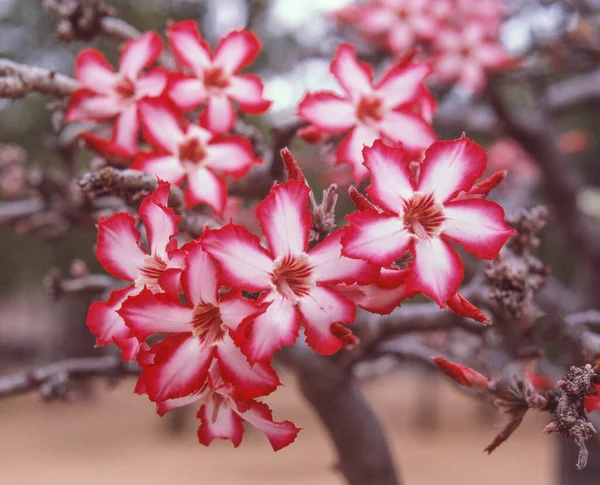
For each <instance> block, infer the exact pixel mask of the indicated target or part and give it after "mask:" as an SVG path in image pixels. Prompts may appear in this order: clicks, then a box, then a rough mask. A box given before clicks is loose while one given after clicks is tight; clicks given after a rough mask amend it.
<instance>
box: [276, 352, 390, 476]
mask: <svg viewBox="0 0 600 485" xmlns="http://www.w3.org/2000/svg"><path fill="white" fill-rule="evenodd" d="M282 354H283V355H282V357H283V358H284V360H285V361H286V362H287V363H288V364H290V365H291V366H292V368H293V370H294V371H295V372H296V375H297V376H298V381H299V383H300V390H301V391H302V393H303V394H304V397H306V399H307V400H308V401H309V402H310V403H311V405H312V406H313V408H314V409H315V411H316V412H317V414H318V415H319V417H320V418H321V421H322V422H323V424H324V425H325V427H326V428H327V431H328V433H329V435H330V437H331V439H332V440H333V443H334V445H335V447H336V450H337V453H338V460H339V462H338V465H337V467H338V469H339V470H340V472H341V473H342V474H343V475H344V477H345V478H346V480H347V482H348V484H349V485H398V484H399V483H400V482H399V479H398V477H397V474H396V470H395V468H394V462H393V460H392V456H391V453H390V449H389V447H388V444H387V441H386V438H385V435H384V432H383V429H382V428H381V425H380V423H379V421H378V420H377V417H376V416H375V414H374V413H373V411H372V409H371V407H370V406H369V404H368V402H367V400H366V399H365V396H364V394H363V392H362V390H361V388H360V385H359V383H358V381H357V380H356V379H355V378H354V377H353V376H352V374H351V373H350V372H348V371H346V370H344V369H343V368H342V367H340V365H339V364H338V363H337V362H336V360H334V359H333V358H326V357H322V356H320V355H317V354H315V353H314V352H312V351H311V350H310V349H308V348H306V347H300V346H295V347H293V348H288V349H286V351H285V353H282Z"/></svg>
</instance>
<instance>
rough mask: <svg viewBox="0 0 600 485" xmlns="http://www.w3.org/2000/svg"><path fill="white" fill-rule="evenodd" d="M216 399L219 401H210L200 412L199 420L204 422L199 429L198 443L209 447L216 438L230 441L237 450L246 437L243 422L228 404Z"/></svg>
mask: <svg viewBox="0 0 600 485" xmlns="http://www.w3.org/2000/svg"><path fill="white" fill-rule="evenodd" d="M216 399H217V400H218V401H215V398H213V399H209V401H208V402H207V403H206V404H204V405H203V406H202V407H201V408H200V410H199V411H198V418H200V420H201V421H202V423H201V424H200V427H199V428H198V441H200V443H201V444H203V445H204V446H208V445H210V443H211V442H212V440H214V439H215V438H218V439H222V440H230V441H231V442H232V443H233V446H234V447H236V448H237V447H238V446H239V445H240V443H241V442H242V437H243V436H244V427H243V426H242V420H241V419H240V417H239V416H238V414H237V413H235V412H234V411H233V409H231V407H230V405H229V404H228V403H227V402H222V401H221V398H219V397H218V396H216ZM217 402H218V404H217Z"/></svg>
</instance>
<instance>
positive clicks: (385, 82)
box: [377, 62, 431, 109]
mask: <svg viewBox="0 0 600 485" xmlns="http://www.w3.org/2000/svg"><path fill="white" fill-rule="evenodd" d="M429 74H431V67H430V66H429V65H427V64H425V63H408V64H407V63H405V62H400V63H398V64H395V65H393V66H392V67H390V68H389V69H388V70H386V72H385V73H384V74H383V76H382V77H381V80H380V81H379V83H378V84H377V93H378V94H380V95H381V98H382V100H383V102H384V104H385V105H386V106H388V107H389V108H392V109H393V108H396V107H397V106H399V105H401V104H405V103H409V102H411V101H415V100H416V99H417V98H418V96H419V94H420V91H421V85H422V83H423V81H424V80H425V78H426V77H427V76H428V75H429Z"/></svg>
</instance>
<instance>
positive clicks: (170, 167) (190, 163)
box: [132, 97, 262, 214]
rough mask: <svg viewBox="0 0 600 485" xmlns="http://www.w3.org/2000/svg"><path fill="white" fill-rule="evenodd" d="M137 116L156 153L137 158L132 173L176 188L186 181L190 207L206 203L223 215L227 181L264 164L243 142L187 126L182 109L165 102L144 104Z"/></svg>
mask: <svg viewBox="0 0 600 485" xmlns="http://www.w3.org/2000/svg"><path fill="white" fill-rule="evenodd" d="M139 111H140V118H141V121H142V128H143V133H144V138H145V139H146V140H147V141H148V143H150V144H151V145H152V146H153V147H154V148H155V150H154V151H152V152H140V153H138V155H137V157H136V159H135V161H134V163H133V165H132V168H135V169H138V170H143V171H144V172H148V173H151V174H153V175H156V176H157V177H159V178H161V179H164V180H167V181H169V182H171V183H173V184H178V185H179V184H181V183H182V182H183V181H184V180H186V181H187V188H186V190H185V198H186V202H187V204H188V206H190V207H191V206H194V205H196V204H199V203H204V204H207V205H209V206H210V207H212V208H213V209H214V211H215V212H217V213H218V214H222V213H223V211H224V209H225V203H226V201H227V183H226V181H225V178H224V177H225V176H230V177H233V178H234V179H239V178H241V177H243V176H244V175H246V174H247V173H248V171H249V170H250V168H251V167H252V165H253V164H255V163H261V161H262V160H261V159H260V158H256V157H255V156H254V153H253V150H252V145H251V144H250V142H249V141H248V140H247V139H246V138H244V137H241V136H234V135H230V136H224V135H215V134H214V133H212V132H211V131H209V130H207V129H205V128H203V127H202V126H199V125H196V124H193V123H188V122H185V123H184V122H183V121H182V119H181V115H180V113H179V111H178V109H177V108H176V107H175V106H174V105H173V104H172V103H171V102H169V100H168V99H166V98H164V97H161V98H156V99H147V100H144V101H142V102H140V105H139Z"/></svg>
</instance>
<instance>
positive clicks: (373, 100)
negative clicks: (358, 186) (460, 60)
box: [298, 44, 435, 182]
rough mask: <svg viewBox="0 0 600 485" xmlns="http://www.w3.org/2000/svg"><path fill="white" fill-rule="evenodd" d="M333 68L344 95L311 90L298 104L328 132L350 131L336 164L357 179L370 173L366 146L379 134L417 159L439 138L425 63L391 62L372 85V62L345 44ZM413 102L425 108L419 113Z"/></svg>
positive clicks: (311, 120) (303, 114) (303, 113)
mask: <svg viewBox="0 0 600 485" xmlns="http://www.w3.org/2000/svg"><path fill="white" fill-rule="evenodd" d="M330 69H331V72H332V74H333V75H334V76H335V78H336V79H337V81H338V82H339V83H340V85H341V86H342V88H343V90H344V93H345V94H344V96H340V95H338V94H335V93H333V92H330V91H318V92H316V93H308V94H306V96H305V97H304V98H303V99H302V101H301V102H300V104H299V106H298V116H300V118H302V119H303V120H305V121H307V122H309V123H311V125H313V126H314V127H315V128H316V129H317V130H318V131H320V132H321V133H323V134H325V135H335V134H341V133H347V135H346V136H345V137H344V138H343V139H342V141H341V142H340V144H339V146H338V149H337V153H336V162H337V163H349V164H350V165H351V166H352V172H353V175H354V179H355V180H356V181H357V182H360V181H361V180H363V179H364V178H365V177H366V176H367V173H368V172H367V170H366V168H365V167H364V166H363V164H362V149H363V147H364V146H365V145H371V144H372V143H373V142H374V141H375V140H376V139H382V140H384V141H386V142H388V143H392V144H396V143H398V142H403V143H404V146H405V149H406V150H407V152H409V153H410V155H411V156H413V157H414V158H419V157H420V156H421V154H422V152H423V150H424V149H425V148H427V147H428V146H429V145H430V144H431V143H432V142H433V141H435V134H434V132H433V129H432V127H431V124H430V123H429V122H428V121H427V119H426V117H427V118H429V116H428V110H427V109H425V107H431V102H430V100H429V99H426V100H425V99H423V100H422V99H421V98H422V97H423V96H424V93H425V91H423V81H424V79H425V78H426V77H427V76H428V75H429V74H430V68H429V66H428V65H427V64H424V63H412V62H410V57H408V58H407V59H405V60H403V61H401V62H399V63H397V64H395V65H393V66H392V67H390V68H389V69H388V70H387V71H386V72H385V73H384V74H383V75H382V77H381V79H380V80H379V81H378V82H377V83H376V84H375V85H374V84H373V72H372V69H371V66H370V65H369V64H366V63H362V62H359V61H358V59H357V57H356V50H355V49H354V47H353V46H351V45H349V44H342V45H340V46H339V47H338V50H337V52H336V54H335V56H334V58H333V60H332V62H331V67H330ZM415 105H417V106H419V105H421V106H422V107H423V109H420V110H419V111H420V112H416V111H415V109H414V107H415Z"/></svg>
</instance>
